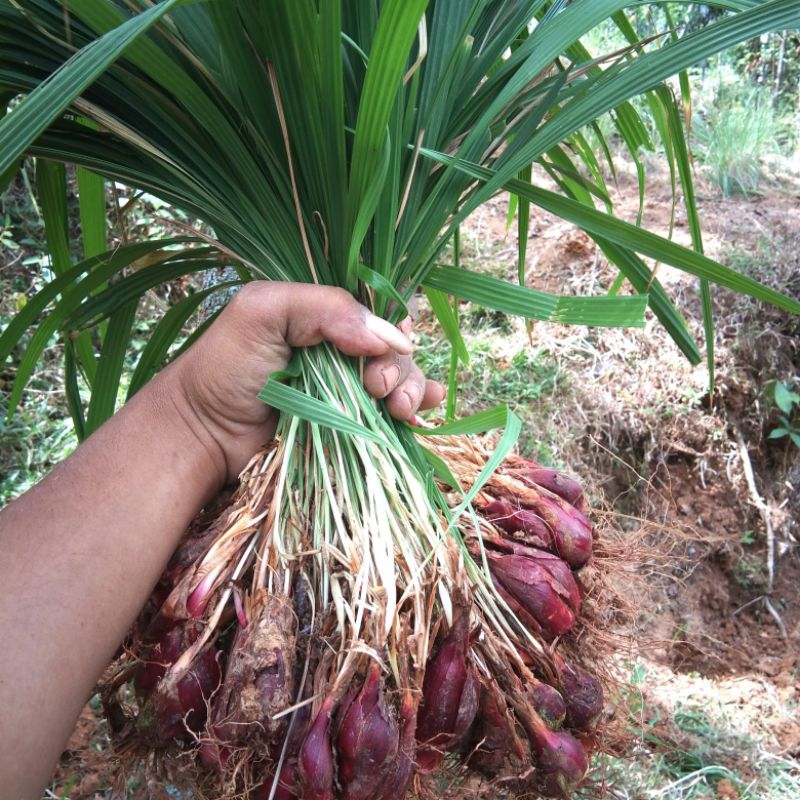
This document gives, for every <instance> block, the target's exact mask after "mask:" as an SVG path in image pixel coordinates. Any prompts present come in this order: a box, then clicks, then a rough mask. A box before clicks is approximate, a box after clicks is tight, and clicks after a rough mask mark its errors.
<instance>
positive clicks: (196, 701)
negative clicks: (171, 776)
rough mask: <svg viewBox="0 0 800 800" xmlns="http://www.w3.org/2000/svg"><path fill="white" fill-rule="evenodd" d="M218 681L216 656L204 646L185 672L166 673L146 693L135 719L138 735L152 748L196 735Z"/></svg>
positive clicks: (220, 672)
mask: <svg viewBox="0 0 800 800" xmlns="http://www.w3.org/2000/svg"><path fill="white" fill-rule="evenodd" d="M221 678H222V670H221V669H220V666H219V653H218V652H217V650H216V649H215V648H214V646H213V645H212V644H207V645H205V646H204V647H203V648H202V649H201V650H200V652H199V653H198V654H197V656H196V657H195V659H194V661H193V662H192V663H191V664H190V665H189V667H188V668H187V669H185V670H183V671H182V672H181V673H175V672H173V671H172V670H169V671H167V672H166V673H165V674H164V676H163V677H162V678H161V680H160V681H159V682H158V684H157V685H156V686H155V688H154V689H153V690H152V691H151V692H150V695H149V697H148V698H147V701H146V702H145V703H144V705H143V706H142V709H141V711H140V712H139V717H138V719H137V723H136V724H137V728H138V729H139V733H140V734H141V735H142V737H143V738H144V739H146V740H147V741H149V742H150V743H151V744H152V745H153V746H155V747H164V746H166V745H167V744H169V743H170V741H172V740H174V739H184V740H188V739H189V738H191V734H193V733H199V732H200V731H201V730H202V728H203V725H204V724H205V721H206V717H207V713H208V704H209V702H210V700H211V697H212V696H213V694H214V692H216V691H217V689H218V688H219V684H220V680H221Z"/></svg>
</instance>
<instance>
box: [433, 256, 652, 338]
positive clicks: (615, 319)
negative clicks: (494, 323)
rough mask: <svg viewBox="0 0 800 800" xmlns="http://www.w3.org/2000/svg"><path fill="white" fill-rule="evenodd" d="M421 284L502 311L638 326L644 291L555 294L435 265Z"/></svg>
mask: <svg viewBox="0 0 800 800" xmlns="http://www.w3.org/2000/svg"><path fill="white" fill-rule="evenodd" d="M424 286H425V287H426V288H433V289H439V290H440V291H442V292H448V293H450V294H454V295H456V296H458V297H462V298H464V299H465V300H469V301H470V302H473V303H477V304H478V305H481V306H484V307H486V308H493V309H494V310H496V311H502V312H504V313H506V314H515V315H517V316H521V317H526V318H530V319H538V320H544V321H549V322H561V323H563V324H565V325H592V326H600V327H623V328H625V327H639V328H640V327H643V326H644V311H645V308H646V307H647V295H634V296H631V297H609V296H607V295H606V296H602V297H559V296H557V295H553V294H548V293H547V292H540V291H537V290H535V289H528V288H526V287H524V286H515V285H514V284H511V283H508V282H507V281H502V280H499V279H498V278H493V277H491V276H489V275H481V274H479V273H477V272H470V271H469V270H465V269H454V268H453V267H435V268H434V269H432V270H431V271H430V273H429V274H428V277H427V278H426V279H425V283H424Z"/></svg>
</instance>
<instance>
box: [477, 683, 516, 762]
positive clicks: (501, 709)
mask: <svg viewBox="0 0 800 800" xmlns="http://www.w3.org/2000/svg"><path fill="white" fill-rule="evenodd" d="M471 742H472V747H473V748H474V749H473V752H472V755H471V757H470V760H469V766H470V767H472V768H474V769H477V770H478V771H480V772H482V773H484V774H485V775H488V776H490V777H494V776H496V775H497V774H498V773H499V772H500V771H501V770H502V769H503V766H504V765H505V764H506V762H507V761H508V760H509V759H512V760H514V761H517V762H521V761H522V759H523V758H524V757H525V749H524V746H523V744H522V742H521V741H520V738H519V736H517V733H516V731H515V729H514V721H513V719H512V718H511V717H510V716H509V713H508V707H507V705H506V702H505V700H504V699H503V696H502V694H501V693H500V692H499V691H498V690H497V688H496V687H490V686H486V685H484V686H482V687H481V693H480V701H479V703H478V715H477V717H476V718H475V726H474V729H473V732H472V736H471Z"/></svg>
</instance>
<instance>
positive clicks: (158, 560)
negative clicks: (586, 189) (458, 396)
mask: <svg viewBox="0 0 800 800" xmlns="http://www.w3.org/2000/svg"><path fill="white" fill-rule="evenodd" d="M409 328H410V320H405V321H404V322H403V323H402V324H401V325H400V329H399V330H398V329H397V328H394V327H393V326H391V325H390V324H389V323H387V322H385V321H384V320H381V319H378V318H377V317H374V316H372V315H371V314H369V312H368V311H367V310H366V309H365V308H364V307H363V306H361V305H359V304H358V303H357V302H356V301H355V300H354V299H353V298H352V297H351V296H350V295H349V294H348V293H347V292H345V291H344V290H341V289H334V288H330V287H319V286H310V285H299V284H281V283H265V282H254V283H251V284H248V285H247V286H245V287H244V288H243V289H242V291H241V292H240V293H239V294H238V295H237V296H236V297H235V298H234V300H233V301H232V302H231V303H230V304H229V306H228V307H227V308H226V309H225V311H224V312H223V313H222V314H221V315H220V317H219V319H218V320H217V321H216V322H215V323H214V325H213V326H212V327H211V328H210V329H209V330H208V331H207V332H206V334H205V335H204V336H203V337H202V338H201V339H200V340H199V341H198V342H196V343H195V345H194V346H193V347H192V348H190V349H189V350H188V351H187V352H186V353H184V355H183V356H181V358H179V359H177V360H176V361H175V362H174V363H173V364H171V365H170V366H169V367H167V368H166V369H165V370H164V371H163V372H161V373H160V374H159V375H158V376H157V377H156V378H155V379H154V380H153V381H151V382H150V384H148V385H147V386H146V387H145V388H144V389H142V390H141V391H140V392H139V393H138V394H137V395H136V396H135V397H134V398H133V399H132V400H131V401H130V402H129V403H127V404H126V405H125V407H124V408H123V409H121V410H120V411H119V412H118V413H117V414H116V415H115V416H114V417H113V418H112V419H110V420H109V421H108V422H107V423H106V424H105V425H103V426H102V427H101V428H100V429H99V430H98V431H97V432H95V433H94V434H93V435H92V436H90V437H89V438H88V439H87V440H86V441H85V442H84V443H83V444H82V445H81V446H80V447H78V449H77V450H76V451H75V452H74V453H73V454H72V455H71V456H70V457H69V458H68V459H66V460H65V461H64V462H63V463H61V464H59V465H58V467H56V468H55V469H54V470H53V472H52V473H51V474H50V475H48V476H47V477H46V478H45V479H44V480H43V481H41V482H40V483H39V484H37V485H36V486H35V487H33V488H32V489H31V490H30V491H29V492H27V493H26V494H24V495H23V496H22V497H20V498H18V499H17V500H15V501H14V502H12V503H10V504H9V505H8V506H7V507H6V508H4V509H3V510H2V512H0V553H2V560H0V586H2V587H3V591H2V599H1V600H0V641H2V642H3V647H2V648H0V709H2V712H1V713H0V743H1V744H0V787H2V788H0V797H2V798H9V800H24V799H26V798H38V797H41V794H42V790H43V788H44V787H45V786H46V785H47V782H48V780H49V777H50V775H51V773H52V770H53V767H54V765H55V763H56V761H57V759H58V757H59V755H60V753H61V751H62V749H63V747H64V744H65V742H66V740H67V738H68V736H69V734H70V732H71V731H72V727H73V725H74V723H75V719H76V718H77V716H78V714H79V713H80V710H81V708H82V706H83V704H84V703H85V702H86V700H87V698H88V697H89V695H90V694H91V692H92V688H93V686H94V684H95V682H96V681H97V679H98V677H99V675H100V673H101V672H102V670H103V668H104V667H105V665H106V664H107V663H108V662H109V661H110V660H111V658H112V657H113V655H114V652H115V651H116V649H117V647H118V646H119V643H120V642H121V641H122V639H123V637H124V636H125V633H126V632H127V630H128V628H129V627H130V625H131V624H132V623H133V621H134V619H135V618H136V615H137V614H138V612H139V610H140V609H141V608H142V606H143V605H144V603H145V601H146V599H147V597H148V596H149V594H150V591H151V590H152V588H153V586H154V585H155V583H156V581H157V580H158V577H159V575H160V574H161V572H162V570H163V568H164V566H165V565H166V563H167V561H168V559H169V557H170V555H171V554H172V553H173V551H174V550H175V548H176V546H177V544H178V541H179V540H180V537H181V534H182V533H183V531H184V530H185V528H186V526H187V525H188V523H189V522H190V521H191V519H192V518H193V517H194V516H195V514H196V513H197V512H198V510H199V509H200V508H202V507H203V505H204V504H205V503H207V502H208V501H209V500H210V499H211V498H212V497H214V495H215V494H216V493H217V492H218V491H219V490H220V489H221V488H222V487H223V486H224V485H225V484H226V483H230V482H232V481H235V480H236V478H237V476H238V475H239V473H240V472H241V470H242V469H243V468H244V466H245V465H246V464H247V462H248V461H249V460H250V458H251V457H252V456H253V455H254V454H255V453H256V452H257V451H258V450H259V448H260V447H261V446H262V445H263V444H264V443H265V442H267V441H269V439H270V438H271V437H272V436H273V434H274V432H275V426H276V423H277V414H276V412H275V411H274V410H273V409H271V408H269V407H268V406H266V405H264V404H263V403H261V401H259V400H258V399H257V394H258V392H259V390H260V389H261V387H262V386H263V384H264V381H265V379H266V377H267V375H269V374H270V373H271V372H274V371H276V370H279V369H282V368H283V367H285V366H286V364H287V363H288V360H289V358H290V355H291V351H292V348H295V347H308V346H311V345H315V344H319V343H320V342H323V341H328V342H331V343H332V344H333V345H334V346H336V347H337V348H338V349H339V350H341V351H342V352H344V353H346V354H347V355H351V356H363V357H367V358H369V359H370V360H369V361H368V363H367V366H366V368H365V370H364V385H365V387H366V389H367V391H368V392H369V393H370V394H371V395H372V396H373V397H376V398H385V401H386V407H387V409H388V410H389V412H390V413H391V414H392V415H393V416H395V417H397V418H398V419H407V418H408V417H410V416H411V415H413V414H414V413H416V411H417V410H419V409H424V408H432V407H433V406H435V405H438V403H440V402H441V401H442V399H443V398H444V389H443V388H442V387H441V386H440V385H439V384H437V383H434V382H433V381H426V380H425V377H424V376H423V375H422V373H421V372H420V370H419V369H418V368H417V367H416V366H415V365H414V364H413V362H412V360H411V353H412V350H413V346H412V345H411V343H410V341H409V340H408V338H407V333H408V332H409Z"/></svg>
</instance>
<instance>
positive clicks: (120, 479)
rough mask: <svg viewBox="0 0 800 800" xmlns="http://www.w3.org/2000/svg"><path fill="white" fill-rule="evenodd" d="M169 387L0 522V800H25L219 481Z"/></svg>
mask: <svg viewBox="0 0 800 800" xmlns="http://www.w3.org/2000/svg"><path fill="white" fill-rule="evenodd" d="M175 366H176V367H177V365H175ZM175 385H176V383H175V374H174V367H173V372H172V373H170V370H167V371H166V373H165V374H162V375H161V376H159V378H158V379H156V380H155V381H154V382H152V383H151V384H150V385H149V386H148V387H146V389H144V390H142V392H140V394H139V395H137V396H136V397H135V398H134V399H133V400H132V401H131V402H130V403H129V404H128V405H127V406H126V407H125V408H124V409H123V410H122V411H121V412H120V413H119V414H118V415H117V416H115V417H114V418H112V419H111V420H110V421H109V422H108V423H107V424H106V425H104V426H103V427H102V428H101V429H100V430H98V431H97V432H96V433H95V434H94V435H92V436H91V437H90V438H89V439H88V440H87V441H86V442H85V443H84V444H82V445H81V446H80V447H79V448H78V449H77V450H76V452H75V453H74V454H73V455H72V456H71V457H70V458H69V459H67V460H66V461H65V462H64V463H63V464H61V465H59V466H58V467H57V468H56V469H55V470H53V472H52V473H51V474H50V475H49V476H48V477H47V478H46V479H45V480H44V481H42V482H41V483H40V484H39V485H37V486H36V487H34V488H33V489H31V490H30V491H29V492H28V493H27V494H25V495H23V496H22V497H20V498H19V499H18V500H16V501H14V502H13V503H11V504H10V505H9V506H8V507H6V508H5V509H4V510H3V511H2V512H1V513H0V554H2V557H1V558H0V587H2V596H1V599H0V635H2V640H3V647H2V648H0V775H1V776H3V787H2V791H1V792H0V794H2V796H3V797H9V798H13V800H17V798H27V797H36V796H37V792H38V791H39V790H40V789H41V787H42V786H43V785H44V784H45V783H46V781H47V779H48V777H49V776H50V774H51V772H52V769H53V766H54V764H55V761H56V760H57V758H58V755H59V753H60V752H61V749H62V748H63V746H64V743H65V741H66V739H67V737H68V736H69V733H70V731H71V730H72V726H73V725H74V722H75V718H76V717H77V715H78V713H79V711H80V708H81V706H82V704H83V703H85V702H86V700H87V699H88V697H89V695H90V693H91V690H92V686H93V685H94V682H95V681H96V679H97V678H98V676H99V674H100V672H101V671H102V670H103V668H104V667H105V665H106V664H107V663H108V661H109V660H110V659H111V657H112V656H113V653H114V651H115V650H116V649H117V647H118V646H119V643H120V642H121V641H122V639H123V637H124V636H125V633H126V631H127V629H128V628H129V626H130V625H131V623H132V622H133V620H134V619H135V617H136V615H137V613H138V612H139V610H140V609H141V607H142V605H143V604H144V602H145V600H146V598H147V596H148V594H149V592H150V591H151V589H152V587H153V585H154V584H155V582H156V581H157V579H158V576H159V574H160V572H161V570H162V569H163V567H164V565H165V564H166V562H167V560H168V559H169V557H170V555H171V554H172V552H173V551H174V550H175V547H176V545H177V542H178V540H179V538H180V535H181V532H182V531H183V530H184V529H185V527H186V525H187V523H188V522H189V521H190V519H191V518H192V517H193V516H194V514H195V513H196V512H197V511H198V509H199V508H200V507H201V506H202V505H203V503H204V502H206V501H207V500H208V499H210V497H211V496H213V494H214V492H215V490H216V489H217V488H219V486H220V484H221V482H222V478H223V474H224V473H223V470H224V460H223V463H222V464H221V463H220V457H219V454H218V453H217V452H215V450H214V444H213V442H208V441H205V440H203V439H202V438H201V437H199V436H198V433H197V431H198V426H197V424H196V421H195V420H193V419H192V417H191V411H189V410H188V407H187V406H186V405H185V404H184V403H182V402H181V401H180V397H179V393H178V394H176V392H175V391H174V387H175ZM9 781H10V782H9ZM39 796H40V795H39Z"/></svg>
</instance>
